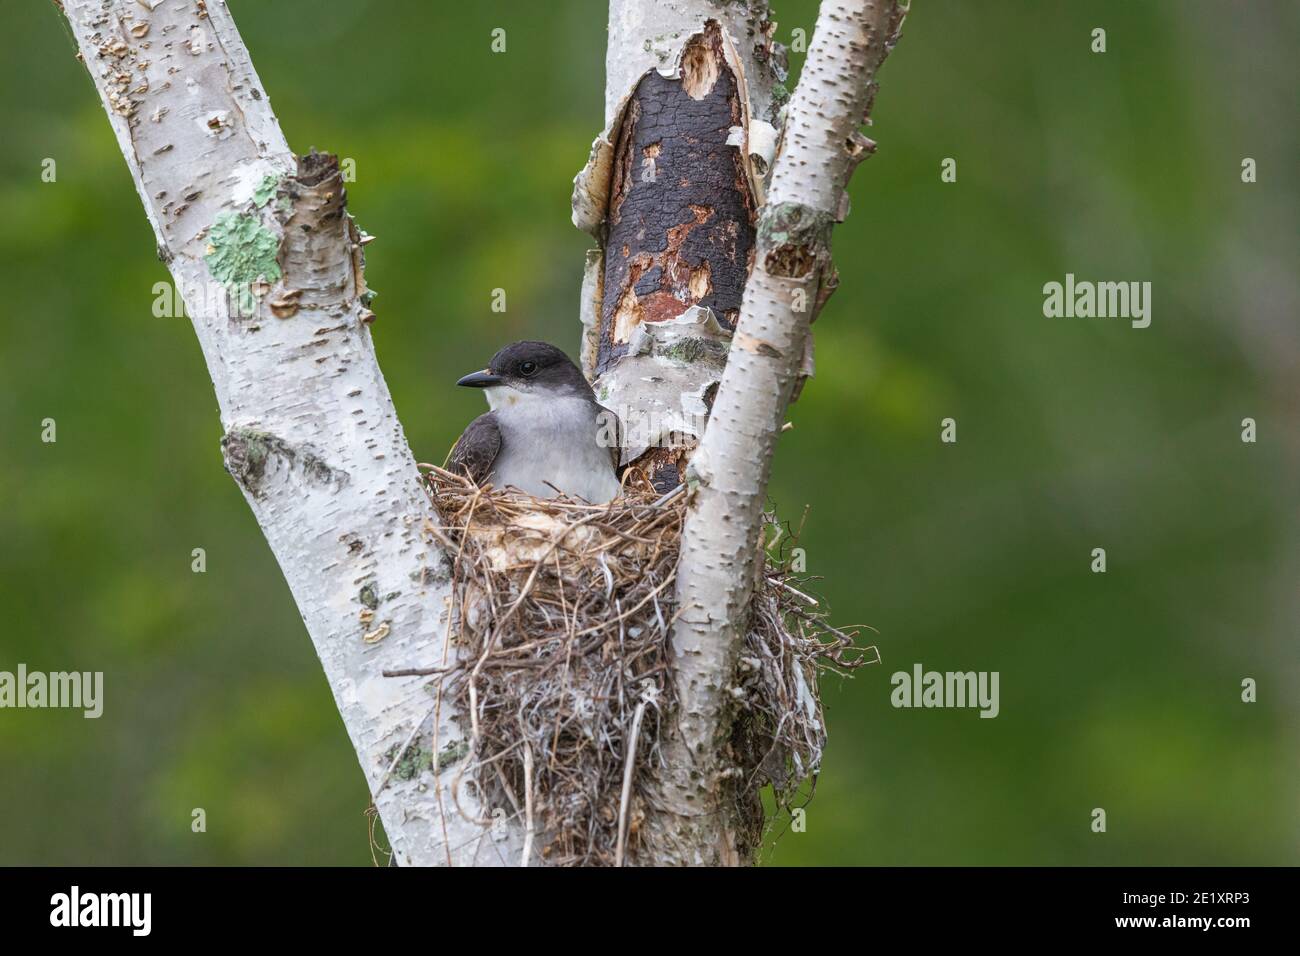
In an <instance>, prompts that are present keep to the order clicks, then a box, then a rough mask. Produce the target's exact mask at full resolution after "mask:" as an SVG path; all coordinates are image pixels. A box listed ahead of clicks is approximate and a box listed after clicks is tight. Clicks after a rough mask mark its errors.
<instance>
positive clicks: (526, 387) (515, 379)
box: [456, 342, 593, 408]
mask: <svg viewBox="0 0 1300 956" xmlns="http://www.w3.org/2000/svg"><path fill="white" fill-rule="evenodd" d="M456 384H457V385H467V386H470V387H472V388H481V389H483V390H484V391H485V393H486V394H487V400H488V404H489V405H490V406H492V407H493V408H500V407H502V406H505V405H512V404H515V403H517V402H521V401H527V400H530V399H539V398H586V399H593V395H592V391H591V386H590V385H588V384H587V380H586V379H585V378H584V377H583V375H582V371H581V370H580V369H579V368H578V366H576V365H574V364H573V362H572V360H570V358H569V357H568V356H567V355H565V354H564V353H563V352H562V351H560V350H559V349H557V348H556V347H555V346H554V345H550V344H548V343H546V342H515V343H514V344H512V345H507V346H506V347H505V348H503V349H502V350H501V351H500V352H498V353H497V354H496V355H494V356H492V361H490V362H488V367H487V368H485V369H483V370H482V371H481V372H471V373H470V374H469V375H466V376H465V377H464V378H462V379H461V380H460V381H458V382H457V383H456Z"/></svg>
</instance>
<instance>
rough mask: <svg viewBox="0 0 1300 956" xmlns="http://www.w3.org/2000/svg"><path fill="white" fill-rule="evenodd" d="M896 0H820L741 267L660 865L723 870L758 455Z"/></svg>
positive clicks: (734, 857) (765, 445)
mask: <svg viewBox="0 0 1300 956" xmlns="http://www.w3.org/2000/svg"><path fill="white" fill-rule="evenodd" d="M905 12H906V10H905V8H904V7H903V6H902V5H901V4H900V3H898V2H897V0H823V3H822V6H821V12H820V14H819V16H818V19H817V27H816V31H815V33H814V36H813V41H812V44H811V46H810V48H809V51H808V59H807V61H806V63H805V65H804V70H803V74H802V76H801V77H800V80H799V85H798V87H797V89H796V90H795V92H794V95H793V96H792V98H791V100H790V103H789V106H788V111H787V118H786V123H785V129H784V132H783V136H782V144H781V147H780V150H779V152H778V154H777V158H776V162H775V165H774V167H773V171H772V180H771V186H770V188H769V191H768V196H767V202H766V205H765V206H764V207H763V209H762V211H761V213H760V215H759V220H758V228H757V250H756V256H755V264H754V269H753V272H752V273H751V274H750V277H749V281H748V283H747V284H746V286H745V293H744V304H743V306H742V308H741V313H740V319H739V321H738V323H737V326H736V332H735V334H734V336H733V337H732V341H731V347H730V350H729V352H728V357H727V364H726V369H725V371H724V372H723V375H722V380H721V384H720V386H719V388H718V392H717V397H716V399H715V401H714V403H713V409H712V414H711V415H710V417H709V422H708V426H707V428H706V430H705V433H704V437H703V440H702V441H701V444H700V447H699V448H698V449H697V450H696V452H695V454H694V456H693V458H692V459H691V463H690V466H689V468H688V471H687V478H688V481H689V484H690V487H691V501H690V506H689V511H688V515H687V521H686V525H685V528H684V529H683V536H682V556H681V561H680V563H679V565H678V571H677V600H678V606H679V608H680V611H679V617H678V619H677V622H676V624H675V626H674V628H673V647H674V650H675V652H676V655H677V656H676V663H677V667H676V673H675V679H676V683H677V692H678V721H677V724H676V726H675V727H674V728H672V732H670V733H669V734H668V735H667V738H666V740H665V741H664V744H663V757H664V763H665V766H666V770H665V772H664V774H663V781H662V788H661V793H660V803H661V807H660V810H661V812H660V814H659V815H658V817H657V819H656V820H655V821H654V825H653V826H652V827H650V828H649V830H648V834H647V836H648V839H649V842H650V845H651V848H652V852H653V855H654V858H655V859H656V860H657V861H659V862H661V863H662V862H685V863H715V864H716V863H736V862H743V861H744V860H745V859H747V857H748V851H749V850H750V849H751V848H748V847H739V846H737V845H736V844H735V838H734V836H733V833H732V828H731V826H730V822H729V820H728V813H727V806H728V800H729V797H730V796H733V794H730V793H729V789H730V787H731V784H730V783H729V780H730V775H729V774H728V767H727V765H726V739H727V735H728V731H729V729H730V722H729V720H728V719H727V701H728V699H729V695H728V692H727V690H728V686H729V685H730V683H731V675H732V670H733V666H734V658H735V652H736V649H737V647H738V646H739V644H740V640H741V638H742V636H743V634H744V629H745V627H746V626H747V624H748V622H747V619H746V611H747V609H748V606H749V599H750V596H751V594H752V593H753V587H754V575H755V574H756V573H757V571H758V569H760V568H761V566H762V565H761V560H760V557H759V550H760V547H761V545H760V542H759V541H758V534H759V528H760V519H761V516H762V512H763V505H764V499H765V496H766V492H767V482H768V477H769V475H770V472H771V462H772V455H773V452H774V450H775V447H776V439H777V436H778V435H779V433H780V429H781V425H782V421H783V418H784V416H785V411H786V408H787V406H788V405H789V403H790V400H791V396H792V394H793V392H794V389H795V385H796V381H797V380H798V377H799V372H800V369H801V367H802V365H803V362H804V356H805V352H806V349H807V344H808V341H809V325H810V323H811V321H812V319H813V318H814V316H815V314H816V309H817V306H818V304H819V301H820V300H821V299H822V298H823V297H824V293H825V292H826V291H827V290H828V288H830V287H832V286H833V278H832V277H833V268H832V266H831V259H830V236H831V229H832V226H833V224H834V223H835V222H836V221H838V220H840V219H842V218H843V215H842V213H841V210H842V209H843V208H844V202H845V193H844V187H845V185H846V184H847V182H848V179H849V177H850V175H851V174H852V171H853V168H854V167H855V166H856V164H857V162H858V161H859V160H860V159H861V158H862V157H863V156H865V155H867V154H868V152H869V151H870V149H871V144H870V141H869V140H867V139H866V138H865V137H864V136H862V135H861V133H860V132H859V131H858V127H859V126H860V125H861V123H862V122H864V121H865V120H867V119H868V117H867V114H868V111H869V109H870V106H871V101H872V98H873V94H874V89H875V75H876V71H877V70H878V69H879V67H880V64H881V63H882V62H883V61H884V59H885V57H886V56H887V55H888V53H889V51H890V49H892V47H893V45H894V42H895V41H896V40H897V37H898V31H899V28H900V26H901V24H902V20H903V15H904V13H905Z"/></svg>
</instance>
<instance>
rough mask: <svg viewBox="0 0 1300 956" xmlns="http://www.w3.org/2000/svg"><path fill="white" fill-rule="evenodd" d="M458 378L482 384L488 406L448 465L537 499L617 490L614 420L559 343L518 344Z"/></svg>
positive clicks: (599, 497)
mask: <svg viewBox="0 0 1300 956" xmlns="http://www.w3.org/2000/svg"><path fill="white" fill-rule="evenodd" d="M456 384H457V385H461V386H465V387H467V388H481V389H483V392H484V394H485V396H486V397H487V402H488V408H489V409H490V411H487V412H485V413H483V414H482V415H480V416H479V417H478V418H476V419H474V420H473V421H472V422H470V423H469V426H468V427H467V428H466V429H465V431H464V433H463V434H462V435H461V436H460V438H459V440H458V441H457V442H456V446H455V447H454V448H453V449H452V452H451V457H450V461H449V468H450V470H452V471H455V472H459V473H461V474H464V475H466V476H468V477H469V478H470V479H471V480H472V481H474V483H475V484H479V485H483V484H487V483H490V484H492V485H493V487H496V488H505V487H514V488H515V489H517V490H519V491H522V492H524V493H525V494H529V495H533V496H534V497H537V498H554V497H556V496H557V495H559V494H564V495H567V496H569V497H574V498H581V499H583V500H585V501H588V502H590V503H591V504H604V503H605V502H608V501H612V500H613V499H614V498H616V497H617V496H618V493H619V490H620V485H619V480H618V472H617V468H618V451H619V450H618V441H617V419H616V418H615V417H614V415H613V412H611V411H609V410H608V409H605V408H602V407H601V406H600V405H599V404H598V403H597V401H596V395H595V393H594V392H593V391H592V390H591V385H590V384H588V382H587V379H586V378H585V377H584V376H583V374H582V371H581V370H580V369H579V368H578V366H576V365H574V364H573V361H572V360H571V359H570V358H569V356H568V355H566V354H565V353H564V352H563V351H562V350H561V349H558V348H556V347H555V346H554V345H551V344H549V343H547V342H514V343H512V344H510V345H507V346H506V347H505V348H503V349H501V351H499V352H497V354H496V355H494V356H492V360H491V361H490V362H488V365H487V368H485V369H482V370H481V371H478V372H471V373H470V374H469V375H466V376H463V377H462V378H461V379H460V380H459V381H458V382H456ZM611 426H612V427H611ZM611 436H612V437H611Z"/></svg>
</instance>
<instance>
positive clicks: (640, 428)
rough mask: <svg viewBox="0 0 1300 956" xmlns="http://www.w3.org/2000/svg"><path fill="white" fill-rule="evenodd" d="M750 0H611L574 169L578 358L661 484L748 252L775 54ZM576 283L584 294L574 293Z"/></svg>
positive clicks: (682, 450)
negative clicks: (590, 127)
mask: <svg viewBox="0 0 1300 956" xmlns="http://www.w3.org/2000/svg"><path fill="white" fill-rule="evenodd" d="M773 27H774V24H772V23H770V22H769V21H768V19H767V6H766V3H764V2H757V0H755V2H749V3H743V2H742V3H732V4H714V3H710V2H708V0H674V2H669V3H662V4H660V3H655V4H651V3H644V2H641V0H613V2H612V3H611V4H610V22H609V35H610V39H609V48H608V56H607V63H606V72H607V79H606V124H607V127H606V131H605V132H604V133H603V134H602V136H601V137H600V138H598V139H597V141H596V143H595V144H594V146H593V149H592V157H591V160H590V162H589V163H588V165H587V167H586V169H584V170H583V171H582V172H581V173H580V174H579V175H578V178H577V179H576V180H575V189H574V221H575V223H576V224H578V225H579V226H580V227H582V228H585V229H587V230H588V231H590V232H591V233H592V234H593V235H594V236H595V237H596V238H597V240H598V241H599V242H600V243H601V248H600V249H599V250H593V252H592V253H591V254H589V256H588V270H587V280H586V282H585V285H584V290H585V291H584V325H586V327H587V332H586V334H585V336H584V347H583V358H584V365H585V366H586V370H587V372H588V374H589V375H592V376H593V377H595V379H596V382H595V387H596V391H597V395H598V396H599V397H600V399H601V401H602V402H603V403H604V404H605V405H607V406H608V407H610V408H612V409H613V410H614V411H615V412H617V413H619V414H620V417H621V418H622V419H623V420H624V424H625V427H627V428H630V429H631V431H632V435H631V437H630V439H629V440H628V441H627V442H626V443H625V448H624V456H623V463H624V464H631V465H634V466H635V467H637V468H639V469H640V470H641V471H642V472H643V473H644V474H646V475H647V477H649V478H650V480H651V481H652V482H653V484H654V485H655V486H656V487H657V488H659V489H660V490H661V491H665V492H666V491H669V490H671V489H672V488H674V487H676V486H677V485H678V484H680V483H681V480H682V476H683V474H684V469H685V465H686V461H687V457H688V455H689V453H690V451H691V449H692V448H694V446H695V444H696V442H697V441H698V439H699V436H700V435H701V434H702V433H703V423H704V420H705V416H706V415H707V413H708V407H709V402H710V401H711V399H712V395H713V390H714V387H715V386H716V383H717V381H718V377H719V375H720V373H721V367H722V363H721V357H722V356H723V355H724V354H725V349H726V346H727V341H728V339H729V337H730V332H731V330H732V329H733V328H734V327H735V321H736V317H737V315H738V314H739V311H740V304H741V296H742V294H743V291H744V286H745V281H746V278H747V277H748V274H749V271H750V269H751V268H752V265H753V249H754V226H755V217H756V213H757V208H758V204H759V201H760V197H761V195H762V175H763V173H764V172H765V171H766V169H767V164H768V162H769V161H770V159H771V149H772V148H773V147H774V144H775V136H774V130H773V126H772V121H773V120H774V119H775V115H774V113H775V111H776V110H778V109H779V100H778V99H777V98H774V89H775V88H776V84H777V83H778V82H779V80H780V79H783V78H784V75H785V74H784V53H783V51H782V50H781V48H780V47H779V46H777V45H775V44H773V43H772V42H771V31H772V29H773ZM587 291H590V292H591V293H592V295H591V297H590V298H588V296H587Z"/></svg>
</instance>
